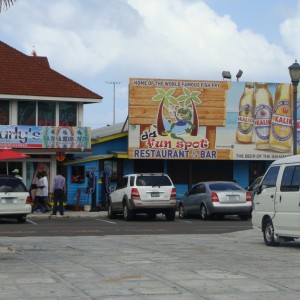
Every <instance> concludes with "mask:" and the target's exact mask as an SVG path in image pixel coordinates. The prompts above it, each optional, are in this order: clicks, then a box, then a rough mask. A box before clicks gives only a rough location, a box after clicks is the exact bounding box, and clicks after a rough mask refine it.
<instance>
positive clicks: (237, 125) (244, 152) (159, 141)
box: [128, 78, 300, 160]
mask: <svg viewBox="0 0 300 300" xmlns="http://www.w3.org/2000/svg"><path fill="white" fill-rule="evenodd" d="M299 92H300V91H299ZM292 97H293V91H292V85H291V84H289V83H262V82H231V81H225V80H224V81H198V80H168V79H143V78H136V79H135V78H133V79H130V81H129V141H128V147H129V149H128V156H129V158H134V159H214V160H216V159H226V160H228V159H230V160H231V159H235V160H260V159H263V160H275V159H278V158H281V157H285V156H289V155H291V154H292V145H293V101H292ZM298 103H300V102H298ZM299 107H300V104H299V105H298V108H299ZM299 119H300V114H299ZM298 125H299V124H298V121H297V127H298V128H299V127H300V126H298ZM299 129H300V128H299ZM297 132H298V131H297ZM298 144H300V131H299V142H298ZM299 149H300V146H299Z"/></svg>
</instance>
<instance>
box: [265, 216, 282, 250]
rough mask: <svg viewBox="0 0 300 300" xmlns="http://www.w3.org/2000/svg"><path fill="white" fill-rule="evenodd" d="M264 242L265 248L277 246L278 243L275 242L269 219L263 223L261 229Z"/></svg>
mask: <svg viewBox="0 0 300 300" xmlns="http://www.w3.org/2000/svg"><path fill="white" fill-rule="evenodd" d="M263 234H264V241H265V244H266V245H267V246H278V245H279V242H276V241H275V235H274V225H273V223H272V220H271V219H267V220H266V221H265V222H264V227H263Z"/></svg>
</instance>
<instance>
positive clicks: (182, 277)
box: [0, 220, 300, 300]
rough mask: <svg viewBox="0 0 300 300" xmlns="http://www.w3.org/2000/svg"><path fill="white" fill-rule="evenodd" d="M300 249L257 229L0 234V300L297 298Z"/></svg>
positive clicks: (298, 245) (225, 299) (235, 299)
mask: <svg viewBox="0 0 300 300" xmlns="http://www.w3.org/2000/svg"><path fill="white" fill-rule="evenodd" d="M57 221H58V220H57ZM299 253H300V243H299V242H297V243H286V244H283V245H281V246H280V247H275V248H271V247H266V246H265V245H264V243H263V239H262V235H261V233H260V232H258V231H256V230H253V229H250V230H241V231H237V232H231V233H222V234H160V235H157V234H155V235H153V234H147V235H109V236H93V235H92V234H87V235H86V236H80V237H78V236H76V237H67V236H55V237H1V238H0V291H1V293H0V299H21V300H25V299H26V300H27V299H28V300H29V299H30V300H32V299H49V300H50V299H51V300H53V299H57V300H58V299H66V300H79V299H87V300H88V299H118V300H119V299H122V300H129V299H130V300H132V299H145V300H148V299H149V300H150V299H151V300H168V299H172V300H177V299H178V300H179V299H180V300H181V299H187V300H191V299H195V300H196V299H197V300H199V299H200V300H201V299H202V300H204V299H206V300H241V299H242V300H250V299H251V300H261V299H263V300H271V299H272V300H274V299H285V300H292V299H293V300H296V299H300V285H299V282H300V272H299V267H300V260H299V257H300V256H299Z"/></svg>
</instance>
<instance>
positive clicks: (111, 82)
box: [105, 81, 121, 125]
mask: <svg viewBox="0 0 300 300" xmlns="http://www.w3.org/2000/svg"><path fill="white" fill-rule="evenodd" d="M105 83H107V84H112V85H113V92H114V94H113V101H114V107H113V125H115V124H116V84H120V83H121V82H118V81H109V82H108V81H106V82H105Z"/></svg>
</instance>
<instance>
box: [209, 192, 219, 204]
mask: <svg viewBox="0 0 300 300" xmlns="http://www.w3.org/2000/svg"><path fill="white" fill-rule="evenodd" d="M210 198H211V202H219V197H218V195H217V193H215V192H213V193H211V196H210Z"/></svg>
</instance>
